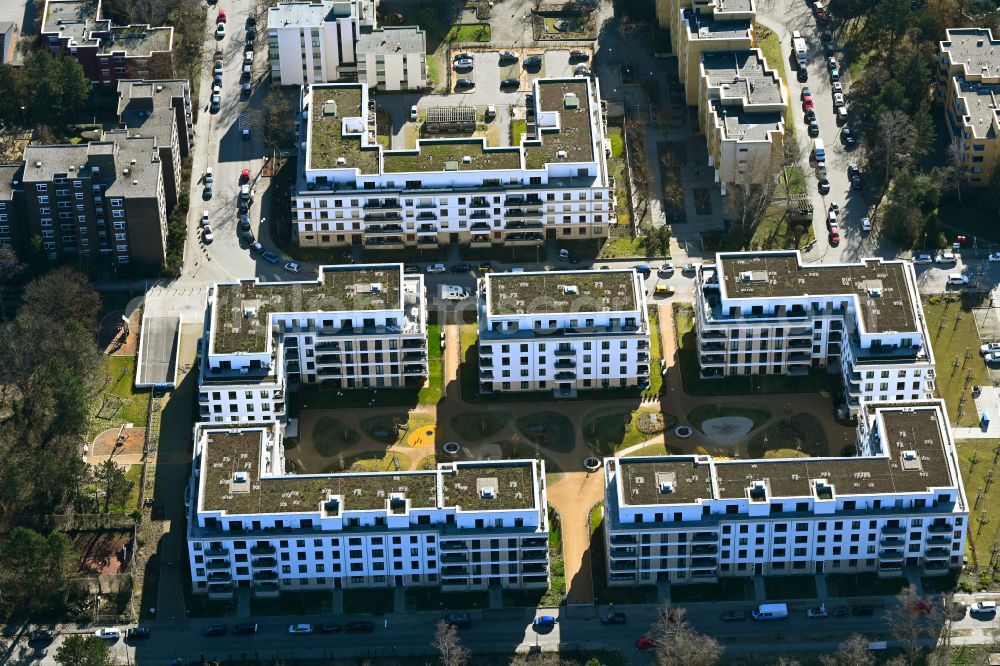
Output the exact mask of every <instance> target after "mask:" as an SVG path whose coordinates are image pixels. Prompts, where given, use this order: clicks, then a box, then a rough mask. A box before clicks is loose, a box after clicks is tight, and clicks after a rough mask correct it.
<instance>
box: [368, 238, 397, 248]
mask: <svg viewBox="0 0 1000 666" xmlns="http://www.w3.org/2000/svg"><path fill="white" fill-rule="evenodd" d="M365 247H377V248H381V249H383V250H402V249H403V237H402V236H389V237H387V238H373V239H372V240H367V241H365Z"/></svg>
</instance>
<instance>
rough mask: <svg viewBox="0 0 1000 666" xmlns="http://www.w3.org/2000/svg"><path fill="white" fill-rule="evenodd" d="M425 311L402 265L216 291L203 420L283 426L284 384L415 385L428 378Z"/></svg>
mask: <svg viewBox="0 0 1000 666" xmlns="http://www.w3.org/2000/svg"><path fill="white" fill-rule="evenodd" d="M426 309H427V297H426V294H425V290H424V282H423V276H421V275H403V267H402V265H401V264H384V265H379V264H364V265H356V266H355V265H349V266H321V267H320V268H319V277H318V278H317V279H316V280H313V281H303V282H273V283H268V282H260V281H259V280H257V279H254V280H245V281H242V282H239V283H220V284H216V285H215V286H213V287H211V288H210V289H209V294H208V307H207V309H206V326H205V330H206V331H207V335H206V344H205V353H203V358H202V361H201V371H202V372H201V386H200V389H199V403H200V415H201V418H202V420H204V421H210V422H213V423H255V422H266V421H270V420H272V419H283V418H284V416H285V388H286V383H287V384H288V385H292V386H294V385H297V384H300V383H302V384H316V383H321V384H323V385H324V386H327V387H329V388H331V389H355V388H404V387H419V386H420V385H421V384H422V383H423V382H424V381H425V380H426V378H427V311H426ZM236 323H238V326H236V325H235V324H236Z"/></svg>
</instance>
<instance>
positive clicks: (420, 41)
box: [357, 25, 427, 54]
mask: <svg viewBox="0 0 1000 666" xmlns="http://www.w3.org/2000/svg"><path fill="white" fill-rule="evenodd" d="M426 50H427V40H426V39H425V37H424V31H423V30H421V29H420V28H419V27H417V26H415V25H402V26H390V27H385V28H379V29H377V30H362V31H361V33H360V34H359V35H358V44H357V52H358V53H378V54H386V53H389V54H391V53H423V52H424V51H426Z"/></svg>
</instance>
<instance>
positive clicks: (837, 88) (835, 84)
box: [830, 81, 844, 93]
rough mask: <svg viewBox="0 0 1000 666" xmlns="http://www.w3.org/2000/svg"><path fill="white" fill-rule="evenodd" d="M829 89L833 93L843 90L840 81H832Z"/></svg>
mask: <svg viewBox="0 0 1000 666" xmlns="http://www.w3.org/2000/svg"><path fill="white" fill-rule="evenodd" d="M830 90H831V91H833V92H834V93H842V92H844V86H843V85H841V83H840V81H834V82H833V83H831V84H830Z"/></svg>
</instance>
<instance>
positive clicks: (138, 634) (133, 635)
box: [125, 627, 150, 640]
mask: <svg viewBox="0 0 1000 666" xmlns="http://www.w3.org/2000/svg"><path fill="white" fill-rule="evenodd" d="M149 636H150V631H149V627H129V628H128V629H126V630H125V640H143V639H146V638H149Z"/></svg>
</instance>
